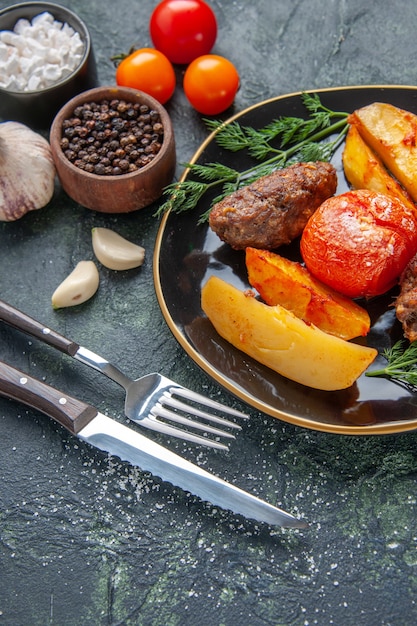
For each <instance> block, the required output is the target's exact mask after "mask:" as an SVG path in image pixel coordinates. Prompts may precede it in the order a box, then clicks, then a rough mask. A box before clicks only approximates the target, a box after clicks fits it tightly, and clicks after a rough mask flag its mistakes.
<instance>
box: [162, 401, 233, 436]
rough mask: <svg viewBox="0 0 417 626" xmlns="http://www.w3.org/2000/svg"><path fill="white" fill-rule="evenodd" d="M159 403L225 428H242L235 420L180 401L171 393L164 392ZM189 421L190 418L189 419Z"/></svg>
mask: <svg viewBox="0 0 417 626" xmlns="http://www.w3.org/2000/svg"><path fill="white" fill-rule="evenodd" d="M159 401H160V403H161V404H163V405H166V406H169V407H171V408H173V409H178V410H179V411H185V412H186V413H190V414H191V415H193V416H194V417H202V418H203V419H206V420H208V421H210V422H213V423H215V424H219V425H221V426H225V427H227V428H235V429H236V430H242V427H241V426H240V425H239V424H236V423H235V422H231V421H230V420H227V419H224V418H223V417H218V416H217V415H214V414H213V413H207V411H202V410H201V409H199V408H198V407H196V406H192V405H190V404H187V403H186V402H181V400H177V399H176V398H173V397H172V395H171V394H170V393H168V392H165V393H164V394H163V395H162V396H161V398H160V399H159ZM190 421H191V420H190Z"/></svg>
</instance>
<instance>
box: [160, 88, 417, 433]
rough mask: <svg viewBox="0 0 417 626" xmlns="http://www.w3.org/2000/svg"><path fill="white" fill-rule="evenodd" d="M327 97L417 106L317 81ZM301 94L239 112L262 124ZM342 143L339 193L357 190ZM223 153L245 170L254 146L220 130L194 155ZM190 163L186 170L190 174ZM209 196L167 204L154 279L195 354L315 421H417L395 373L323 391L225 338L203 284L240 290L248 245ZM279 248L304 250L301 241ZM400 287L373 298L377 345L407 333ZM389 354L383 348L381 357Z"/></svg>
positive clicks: (218, 157) (316, 425)
mask: <svg viewBox="0 0 417 626" xmlns="http://www.w3.org/2000/svg"><path fill="white" fill-rule="evenodd" d="M316 93H319V95H320V99H321V101H322V103H323V104H324V105H325V106H327V107H329V108H330V109H332V110H335V111H336V110H337V111H353V110H354V109H357V108H359V107H361V106H364V105H367V104H370V103H372V102H375V101H381V102H389V103H391V104H393V105H395V106H398V107H401V108H403V109H407V110H409V111H412V112H414V113H417V88H415V87H397V86H377V87H369V86H367V87H341V88H337V89H329V90H317V91H316ZM300 96H301V94H300V93H295V94H290V95H285V96H280V97H278V98H274V99H271V100H267V101H265V102H261V103H259V104H257V105H255V106H253V107H251V108H249V109H246V110H245V111H243V112H241V113H239V114H238V115H236V116H234V117H233V118H231V119H230V120H228V122H227V123H230V122H231V121H232V120H235V119H238V120H239V122H240V123H242V124H243V125H246V126H252V127H254V128H261V127H263V126H265V124H267V123H268V122H270V121H272V120H273V119H275V118H278V117H281V116H292V115H293V116H297V117H304V116H305V115H306V110H305V108H304V106H303V103H302V100H301V97H300ZM342 149H343V147H342V148H340V149H339V151H338V152H337V154H335V156H334V158H333V160H332V162H333V164H334V165H335V167H336V168H337V171H338V178H339V187H338V191H337V192H338V193H342V192H343V191H346V190H347V189H348V186H347V183H346V180H345V178H344V174H343V168H342V163H341V153H342ZM196 161H198V162H200V163H208V162H212V161H220V162H223V163H225V164H233V166H234V167H235V168H236V169H242V170H243V169H246V168H247V167H248V166H249V165H250V164H251V163H252V161H251V159H250V157H248V155H247V154H246V153H243V152H238V153H234V154H230V153H228V152H225V151H223V150H222V149H221V148H219V146H218V145H217V144H216V142H215V140H214V134H212V135H210V136H209V137H208V138H207V140H206V141H205V142H204V143H203V144H202V146H200V148H199V150H198V151H197V152H196V154H195V155H194V157H193V158H192V160H191V162H196ZM186 176H187V172H185V173H184V176H183V178H186ZM209 202H210V198H203V200H202V201H201V202H200V205H199V207H198V208H197V209H196V210H194V211H192V212H190V213H186V214H182V215H175V214H173V213H168V214H166V215H165V216H164V219H163V220H162V223H161V226H160V229H159V233H158V238H157V242H156V248H155V254H154V278H155V287H156V292H157V297H158V301H159V304H160V307H161V310H162V313H163V315H164V317H165V320H166V322H167V323H168V325H169V327H170V329H171V331H172V332H173V334H174V336H175V337H176V338H177V340H178V341H179V343H180V344H181V346H182V347H183V348H184V350H185V351H186V352H187V353H188V355H189V356H190V357H191V358H192V359H193V360H194V361H195V362H196V363H197V364H198V365H199V366H200V367H202V368H203V370H205V371H206V372H207V373H208V374H209V375H210V376H211V377H212V378H213V379H214V380H216V381H217V382H219V383H220V384H221V385H222V386H224V387H225V388H226V389H228V390H229V391H231V392H232V393H233V394H235V395H236V396H237V397H239V398H241V399H243V400H244V401H246V402H247V403H248V404H249V405H251V406H253V407H255V408H257V409H259V410H261V411H263V412H264V413H266V414H268V415H271V416H273V417H277V418H279V419H282V420H284V421H287V422H290V423H292V424H297V425H299V426H303V427H306V428H311V429H315V430H322V431H326V432H334V433H341V434H355V435H357V434H376V433H378V434H382V433H394V432H401V431H406V430H413V429H415V428H417V394H413V393H411V392H410V391H409V390H407V389H406V388H403V387H402V386H401V385H398V384H396V383H393V382H391V381H389V380H386V379H379V378H369V377H366V376H365V375H363V376H361V377H360V378H359V380H358V381H357V382H356V384H355V385H353V386H352V387H350V388H349V389H346V390H343V391H332V392H328V391H317V390H314V389H310V388H308V387H304V386H303V385H300V384H298V383H294V382H292V381H290V380H288V379H286V378H284V377H282V376H280V375H279V374H276V373H275V372H273V371H272V370H270V369H268V368H266V367H264V366H263V365H260V364H259V363H257V362H256V361H255V360H253V359H251V358H250V357H248V356H246V355H245V354H243V353H242V352H240V351H239V350H237V349H235V348H234V347H233V346H231V345H230V344H229V343H227V342H226V341H224V340H223V339H222V338H221V337H220V336H219V335H218V334H217V333H216V331H215V330H214V328H213V327H212V325H211V323H210V322H209V321H208V320H207V318H206V317H205V316H204V314H203V312H202V310H201V306H200V297H201V296H200V294H201V287H202V285H203V284H204V283H205V282H206V280H207V279H208V277H209V276H211V275H213V274H215V275H217V276H220V277H221V278H223V279H224V280H226V281H228V282H230V283H232V284H233V285H235V286H236V287H238V288H240V289H246V288H247V287H249V284H248V281H247V274H246V269H245V262H244V253H243V252H236V251H234V250H232V249H231V248H230V247H229V246H227V245H225V244H223V243H222V242H221V241H220V239H219V238H218V237H217V235H215V234H214V233H213V232H212V231H211V230H210V229H209V228H208V226H206V225H203V226H201V225H198V220H199V216H200V214H201V213H202V212H204V211H205V210H207V209H208V208H209ZM280 254H287V255H289V256H291V258H297V255H298V254H299V253H298V248H297V247H296V246H294V245H293V246H289V247H288V249H286V250H285V251H284V249H283V248H281V249H280ZM395 295H396V293H395V291H393V292H391V293H389V294H386V295H384V296H383V297H380V298H376V299H374V300H372V301H371V302H370V303H369V304H368V305H366V306H367V308H368V311H369V313H370V316H371V320H372V327H371V332H370V334H369V336H368V337H367V343H368V345H371V346H374V347H376V348H378V349H379V350H380V351H381V350H382V349H383V348H386V347H389V346H390V345H392V343H393V342H395V341H396V340H397V339H400V338H401V337H402V330H401V327H400V324H399V323H398V322H397V321H396V319H395V312H394V309H393V307H392V306H390V305H391V303H392V301H393V297H395ZM380 361H381V363H383V362H384V360H383V359H382V357H378V359H377V361H376V362H375V365H379V362H380Z"/></svg>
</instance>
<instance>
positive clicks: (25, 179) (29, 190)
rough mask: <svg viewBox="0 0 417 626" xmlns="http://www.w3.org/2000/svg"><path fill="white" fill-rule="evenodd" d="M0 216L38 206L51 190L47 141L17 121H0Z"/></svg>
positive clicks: (20, 213)
mask: <svg viewBox="0 0 417 626" xmlns="http://www.w3.org/2000/svg"><path fill="white" fill-rule="evenodd" d="M0 173H1V175H0V220H1V221H3V222H11V221H13V220H17V219H19V218H20V217H22V216H23V215H25V214H26V213H28V211H33V210H35V209H41V208H42V207H44V206H45V205H46V204H48V202H49V201H50V200H51V198H52V196H53V193H54V184H55V165H54V162H53V159H52V152H51V148H50V145H49V143H48V141H47V140H46V139H45V138H44V137H42V135H40V134H39V133H36V132H34V131H33V130H31V129H30V128H28V127H27V126H25V125H24V124H21V123H19V122H3V123H1V124H0Z"/></svg>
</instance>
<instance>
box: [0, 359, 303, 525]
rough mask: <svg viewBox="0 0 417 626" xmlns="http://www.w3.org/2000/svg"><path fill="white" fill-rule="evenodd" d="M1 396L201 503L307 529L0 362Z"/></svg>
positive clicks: (123, 427)
mask: <svg viewBox="0 0 417 626" xmlns="http://www.w3.org/2000/svg"><path fill="white" fill-rule="evenodd" d="M0 395H2V396H6V397H8V398H12V399H14V400H18V401H20V402H23V403H24V404H26V405H28V406H31V407H33V408H35V409H37V410H39V411H41V412H42V413H44V414H46V415H48V416H49V417H52V418H53V419H54V420H55V421H57V422H58V423H59V424H61V425H62V426H64V427H65V428H66V429H67V430H69V431H70V432H71V433H72V434H74V435H76V436H78V437H79V438H80V439H82V440H83V441H86V442H87V443H89V444H91V445H92V446H94V447H96V448H99V449H100V450H103V451H104V452H107V453H109V454H110V455H114V456H117V457H118V458H119V459H121V460H122V461H128V462H129V463H131V464H132V465H135V466H138V467H140V468H141V469H142V470H144V471H147V472H150V473H151V474H153V475H154V476H158V477H159V478H161V479H162V480H164V481H167V482H169V483H171V484H172V485H175V486H177V487H181V488H182V489H184V490H185V491H187V492H190V493H192V494H194V495H196V496H198V497H199V498H201V499H202V500H204V501H208V502H210V503H211V504H214V505H216V506H220V507H221V508H223V509H226V510H230V511H233V512H234V513H237V514H240V515H243V516H244V517H246V518H248V519H254V520H257V521H259V522H265V523H267V524H271V525H276V526H282V527H285V528H307V527H308V524H307V523H306V522H304V521H303V520H299V519H297V518H296V517H294V516H293V515H291V514H290V513H287V512H286V511H283V510H282V509H280V508H277V507H275V506H273V505H272V504H269V503H267V502H265V501H264V500H261V499H260V498H257V497H256V496H254V495H252V494H250V493H247V492H246V491H244V490H242V489H240V488H238V487H236V486H234V485H232V484H231V483H228V482H226V481H224V480H222V479H221V478H218V477H217V476H215V475H213V474H210V473H209V472H207V471H206V470H203V469H202V468H200V467H199V466H198V465H195V464H194V463H191V462H190V461H187V460H186V459H184V458H183V457H181V456H179V455H178V454H176V453H174V452H171V451H170V450H168V449H167V448H165V447H163V446H161V445H160V444H158V443H156V442H154V441H152V439H149V438H147V437H145V436H144V435H142V434H140V433H138V432H136V430H134V429H133V428H129V427H128V426H125V425H123V424H121V423H119V422H118V421H116V420H114V419H112V418H110V417H107V416H106V415H103V414H102V413H100V412H99V411H97V409H95V408H94V407H92V406H91V405H89V404H86V403H84V402H81V401H80V400H77V399H76V398H73V397H72V396H69V395H68V394H65V393H63V392H61V391H58V390H57V389H55V388H53V387H50V386H49V385H47V384H46V383H43V382H41V381H39V380H37V379H35V378H33V377H31V376H29V375H28V374H25V373H23V372H21V371H19V370H17V369H15V368H14V367H12V366H10V365H7V364H6V363H3V362H1V361H0Z"/></svg>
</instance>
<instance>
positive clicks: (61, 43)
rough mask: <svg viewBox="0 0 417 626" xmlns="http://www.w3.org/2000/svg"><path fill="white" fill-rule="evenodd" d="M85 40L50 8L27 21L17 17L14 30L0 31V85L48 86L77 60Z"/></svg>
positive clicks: (69, 70)
mask: <svg viewBox="0 0 417 626" xmlns="http://www.w3.org/2000/svg"><path fill="white" fill-rule="evenodd" d="M83 54H84V44H83V42H82V40H81V37H80V35H79V33H78V32H77V31H75V30H74V29H73V28H72V27H71V26H70V25H69V24H67V23H62V22H59V21H58V20H55V19H54V17H53V15H51V13H49V12H47V11H46V12H44V13H40V14H39V15H37V16H35V17H34V18H33V19H32V22H29V21H28V20H25V19H20V20H18V21H17V22H16V25H15V27H14V30H13V31H0V61H1V63H2V67H1V70H0V87H3V88H7V89H13V90H20V91H26V90H29V91H34V90H37V89H44V88H46V87H50V86H51V85H53V84H55V83H56V82H58V81H60V80H61V79H62V78H64V77H65V76H67V75H69V74H71V73H72V72H73V71H74V70H75V69H76V68H77V67H78V65H79V64H80V62H81V59H82V56H83Z"/></svg>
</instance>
